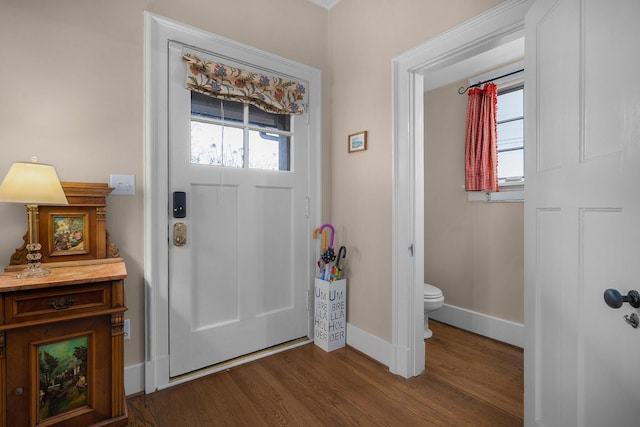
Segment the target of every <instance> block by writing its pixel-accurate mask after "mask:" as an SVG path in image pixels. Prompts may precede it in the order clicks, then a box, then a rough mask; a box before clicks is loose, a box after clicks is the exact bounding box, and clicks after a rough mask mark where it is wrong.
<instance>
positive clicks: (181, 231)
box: [173, 222, 187, 247]
mask: <svg viewBox="0 0 640 427" xmlns="http://www.w3.org/2000/svg"><path fill="white" fill-rule="evenodd" d="M173 244H174V245H175V246H178V247H180V246H184V245H186V244H187V224H185V223H184V222H176V223H175V224H173Z"/></svg>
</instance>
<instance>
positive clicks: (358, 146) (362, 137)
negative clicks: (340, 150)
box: [347, 130, 367, 153]
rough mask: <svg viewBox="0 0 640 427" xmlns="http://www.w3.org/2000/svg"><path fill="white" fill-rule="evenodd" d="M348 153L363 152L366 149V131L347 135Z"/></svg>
mask: <svg viewBox="0 0 640 427" xmlns="http://www.w3.org/2000/svg"><path fill="white" fill-rule="evenodd" d="M347 142H348V149H349V153H353V152H357V151H364V150H366V149H367V131H366V130H363V131H362V132H358V133H354V134H351V135H349V139H348V141H347Z"/></svg>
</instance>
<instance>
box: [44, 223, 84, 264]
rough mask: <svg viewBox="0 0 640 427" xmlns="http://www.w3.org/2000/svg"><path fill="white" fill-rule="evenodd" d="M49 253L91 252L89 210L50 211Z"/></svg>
mask: <svg viewBox="0 0 640 427" xmlns="http://www.w3.org/2000/svg"><path fill="white" fill-rule="evenodd" d="M48 223H49V230H48V236H49V255H50V256H65V255H82V254H87V253H89V248H90V242H91V232H90V228H89V213H88V212H50V213H49V221H48Z"/></svg>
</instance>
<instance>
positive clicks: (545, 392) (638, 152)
mask: <svg viewBox="0 0 640 427" xmlns="http://www.w3.org/2000/svg"><path fill="white" fill-rule="evenodd" d="M639 16H640V3H639V2H630V1H624V0H617V1H612V2H600V1H597V0H558V1H547V0H538V1H536V2H535V3H534V4H533V6H532V8H531V9H530V11H529V13H528V14H527V18H526V21H525V27H526V51H527V59H526V69H527V72H528V75H527V82H526V89H525V90H526V120H527V126H526V128H527V130H526V150H527V157H526V176H527V184H526V185H527V187H526V202H525V204H526V206H525V241H526V247H525V250H526V253H527V254H526V257H525V260H526V261H525V262H526V266H525V271H526V273H525V275H526V277H525V282H526V292H527V296H526V299H527V301H535V304H528V305H527V307H526V316H525V323H526V325H527V329H526V332H527V346H526V349H525V356H526V358H525V418H526V424H527V425H541V426H543V425H544V426H593V427H596V426H604V425H607V426H621V427H623V426H637V425H638V423H639V420H640V398H639V397H638V394H637V392H636V391H635V389H636V388H637V384H639V383H640V370H637V369H635V367H634V364H635V363H636V360H637V355H638V354H640V329H634V328H633V327H631V326H630V325H628V324H627V323H626V322H625V320H624V315H630V314H631V313H636V314H640V310H638V309H636V308H633V307H631V306H630V305H629V304H624V305H623V307H621V308H619V309H612V308H609V307H608V306H607V305H606V304H605V302H604V298H603V293H604V291H605V289H607V288H615V289H618V290H619V291H620V292H621V293H622V294H623V295H624V294H627V293H628V292H629V291H630V290H631V289H637V288H638V287H640V283H639V282H638V279H637V278H638V277H639V275H640V263H639V262H638V259H640V244H639V243H638V242H640V230H639V221H638V220H639V219H640V193H639V192H638V191H637V183H638V182H640V181H639V180H640V168H639V167H638V164H639V162H640V125H638V123H640V108H638V106H640V90H639V89H638V87H637V85H635V84H633V83H632V84H630V82H633V81H634V80H633V79H634V77H633V75H632V73H634V72H637V70H638V69H639V68H640V61H639V60H638V56H637V55H636V54H635V53H634V52H635V49H636V48H635V44H636V41H637V40H638V39H640V29H639V28H640V27H638V26H637V25H636V24H634V22H633V21H634V19H637V17H639Z"/></svg>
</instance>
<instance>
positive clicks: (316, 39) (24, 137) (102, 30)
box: [0, 0, 330, 365]
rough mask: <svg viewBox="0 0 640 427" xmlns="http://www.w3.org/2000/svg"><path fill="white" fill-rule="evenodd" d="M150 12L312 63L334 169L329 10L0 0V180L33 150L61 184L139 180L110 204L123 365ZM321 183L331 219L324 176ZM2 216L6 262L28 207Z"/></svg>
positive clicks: (255, 2) (135, 284)
mask: <svg viewBox="0 0 640 427" xmlns="http://www.w3.org/2000/svg"><path fill="white" fill-rule="evenodd" d="M145 10H149V11H151V12H154V13H157V14H159V15H162V16H166V17H169V18H172V19H175V20H178V21H180V22H184V23H187V24H190V25H192V26H195V27H199V28H201V29H204V30H208V31H210V32H213V33H216V34H219V35H222V36H225V37H227V38H230V39H233V40H236V41H239V42H243V43H246V44H249V45H251V46H254V47H257V48H260V49H263V50H265V51H268V52H272V53H274V54H277V55H281V56H283V57H286V58H289V59H292V60H295V61H298V62H301V63H303V64H306V65H310V66H313V67H316V68H319V69H320V70H321V71H322V73H323V79H324V81H323V87H324V93H323V104H324V110H323V117H324V118H325V119H324V123H323V135H324V141H323V144H324V145H325V146H326V147H327V149H325V150H324V152H325V155H324V156H325V165H327V166H328V164H329V150H328V146H329V135H330V130H329V123H330V122H329V118H330V110H329V96H328V93H329V90H330V84H329V80H328V78H329V75H330V73H329V68H328V64H329V50H328V36H327V34H326V29H327V28H328V18H329V12H328V11H327V10H325V9H322V8H319V7H317V6H315V5H313V4H311V3H309V2H306V1H300V0H269V1H264V0H244V1H243V2H242V3H241V4H239V3H236V2H221V1H210V0H181V1H179V2H178V1H174V0H157V1H151V0H110V1H101V0H49V1H40V0H37V1H36V0H1V1H0V40H4V42H3V43H1V44H0V57H1V58H3V59H2V61H1V62H0V94H1V95H0V147H1V150H0V152H1V153H2V154H1V156H0V175H2V176H4V174H5V173H6V172H7V170H8V169H9V166H10V165H11V163H12V162H14V161H24V160H28V159H30V158H31V156H33V155H37V156H38V157H39V158H40V160H41V161H42V162H45V163H51V164H54V165H55V166H56V168H57V170H58V174H59V176H60V179H61V180H63V181H86V182H108V179H109V174H112V173H122V174H134V175H135V176H136V196H133V197H131V196H128V197H127V196H109V198H108V199H107V206H108V212H107V228H108V230H109V232H110V234H111V240H112V241H113V242H114V243H116V244H117V245H118V246H119V248H120V250H121V254H122V256H123V258H124V259H125V261H126V264H127V270H128V274H129V275H128V278H127V280H126V282H125V287H126V299H127V305H128V307H129V311H128V312H127V314H126V317H127V318H130V319H131V334H132V339H131V341H127V342H126V343H125V364H126V365H132V364H136V363H141V362H143V361H144V279H143V277H144V272H143V257H144V254H143V199H144V191H145V186H144V182H143V178H144V162H143V159H144V156H143V153H144V145H143V137H144V134H143V124H144V122H143V120H144V118H143V100H144V98H143V96H144V95H143V87H144V68H143V67H144V65H143V59H144V52H143V47H144V17H143V12H144V11H145ZM238 13H241V16H238V17H234V14H238ZM247 23H250V25H247ZM325 176H326V177H328V176H329V174H328V173H325ZM324 189H325V192H324V199H325V210H324V212H325V217H326V219H328V212H329V207H330V198H329V196H328V195H329V190H330V185H329V181H328V178H327V180H326V182H325V183H324ZM0 218H2V222H1V223H0V234H1V235H2V239H0V268H4V267H5V266H6V265H7V264H8V262H9V257H10V255H11V254H12V253H13V251H14V249H15V248H16V247H18V246H20V244H21V242H22V235H23V234H24V232H25V227H26V216H25V213H24V207H23V206H18V205H9V204H5V203H0Z"/></svg>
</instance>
